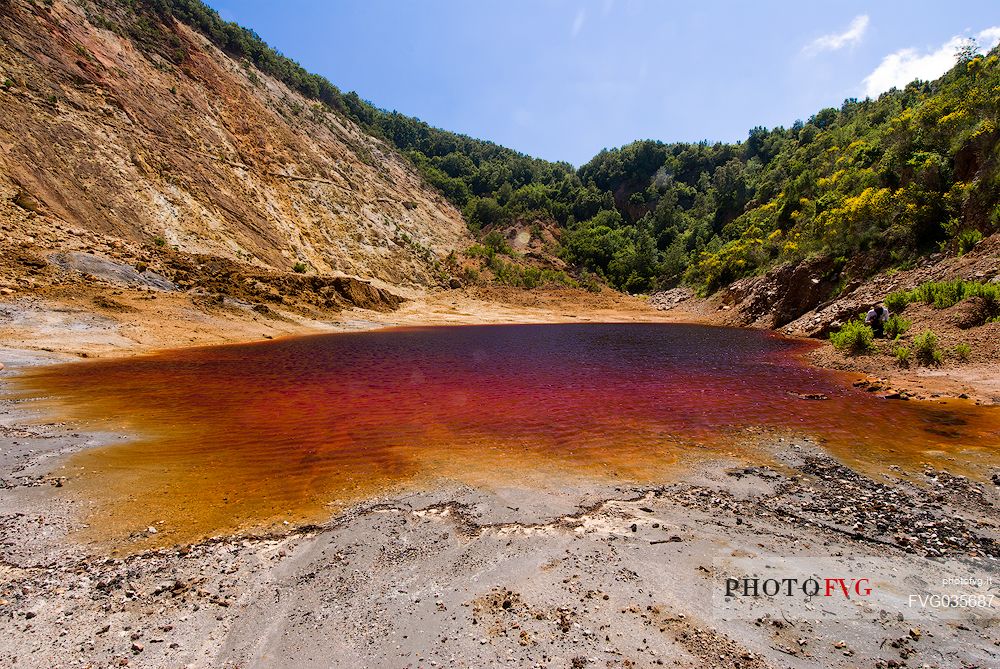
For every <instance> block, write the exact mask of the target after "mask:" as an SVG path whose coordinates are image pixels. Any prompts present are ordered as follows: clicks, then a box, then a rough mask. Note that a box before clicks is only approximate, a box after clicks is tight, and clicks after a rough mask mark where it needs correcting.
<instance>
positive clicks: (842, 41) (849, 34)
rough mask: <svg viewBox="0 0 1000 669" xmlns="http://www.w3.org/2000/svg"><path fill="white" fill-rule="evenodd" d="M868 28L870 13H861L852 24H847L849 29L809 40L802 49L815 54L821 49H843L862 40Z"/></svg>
mask: <svg viewBox="0 0 1000 669" xmlns="http://www.w3.org/2000/svg"><path fill="white" fill-rule="evenodd" d="M866 30H868V15H867V14H861V15H859V16H855V17H854V19H853V20H852V21H851V25H849V26H847V30H845V31H844V32H842V33H831V34H829V35H823V36H821V37H817V38H816V39H814V40H813V41H812V42H809V44H807V45H806V46H805V48H803V49H802V51H803V52H804V53H808V54H815V53H819V52H820V51H837V50H838V49H843V48H844V47H845V46H853V45H855V44H857V43H858V42H860V41H861V38H862V37H864V36H865V31H866Z"/></svg>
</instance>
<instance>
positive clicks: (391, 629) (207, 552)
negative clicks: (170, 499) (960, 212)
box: [0, 351, 1000, 667]
mask: <svg viewBox="0 0 1000 669" xmlns="http://www.w3.org/2000/svg"><path fill="white" fill-rule="evenodd" d="M5 360H7V361H8V362H9V363H10V364H9V367H11V368H13V370H14V371H16V370H17V368H18V367H19V366H21V365H25V364H32V363H38V362H45V361H46V359H41V358H39V356H38V354H37V353H33V354H15V353H14V352H12V351H8V352H7V354H6V357H5ZM10 371H11V370H10V369H8V370H7V371H6V372H5V374H7V373H10ZM45 420H47V419H46V418H45V417H44V416H42V415H40V414H38V413H37V412H36V410H35V409H33V407H32V404H31V403H30V402H17V401H14V400H10V399H5V400H3V404H2V406H0V445H2V450H0V467H2V470H0V481H2V489H0V620H3V622H4V633H3V634H2V635H0V665H3V666H17V667H58V666H93V667H104V666H138V667H181V666H194V667H273V666H288V667H313V666H316V667H319V666H324V667H327V666H340V667H376V666H377V667H426V666H459V667H486V666H500V665H503V666H513V667H531V666H542V667H588V666H591V667H608V666H610V667H645V666H661V665H665V666H691V667H786V666H792V667H895V666H909V667H921V666H930V667H966V666H979V667H990V666H998V664H1000V630H998V628H997V627H996V621H995V620H990V619H989V617H988V616H987V617H982V616H980V617H978V618H977V616H976V615H973V614H972V613H970V614H969V615H964V614H961V615H953V616H950V617H938V618H936V619H933V620H929V619H925V618H922V617H921V616H920V615H919V614H918V613H917V612H914V613H912V614H910V613H909V612H906V613H900V611H898V610H890V611H886V610H884V609H883V610H875V609H871V610H868V609H865V608H864V607H862V614H861V615H857V616H853V617H843V616H840V617H838V616H829V615H828V613H825V612H824V611H823V607H822V606H819V607H817V608H816V610H815V611H813V612H811V613H810V614H809V615H802V614H801V611H800V612H784V611H783V610H782V609H781V607H780V606H778V607H776V608H773V609H770V608H768V609H766V610H765V609H762V612H761V615H758V616H743V617H737V618H736V619H730V618H726V617H725V616H724V615H722V614H721V613H720V610H719V605H718V601H719V600H718V595H719V589H720V588H723V587H724V583H725V578H726V576H727V574H725V573H720V571H721V568H720V566H719V565H720V558H721V559H729V558H733V557H734V556H735V557H738V558H744V559H750V560H753V559H754V558H755V557H756V556H776V555H777V556H784V557H787V558H791V559H793V560H794V559H802V560H812V559H815V560H818V561H820V562H822V563H823V564H828V562H826V561H831V560H832V561H833V563H834V564H836V565H842V566H843V573H844V574H851V575H863V574H867V573H869V572H871V571H872V570H873V569H875V568H876V565H885V564H887V563H889V564H893V565H896V564H898V566H899V569H900V570H902V571H904V572H905V573H906V575H907V579H910V580H909V581H907V582H913V583H920V582H933V581H934V580H939V579H940V578H941V577H942V574H943V573H945V570H944V568H943V567H939V566H938V565H937V563H935V562H934V561H932V560H931V559H930V558H933V557H938V558H949V559H951V560H953V561H956V562H952V563H951V564H953V565H954V564H960V565H962V569H963V572H962V573H964V574H978V575H980V576H989V575H992V576H993V577H994V580H997V579H996V576H997V568H996V566H995V565H996V560H997V558H1000V548H998V545H997V539H998V536H1000V535H998V527H1000V517H998V514H997V506H996V505H997V503H998V501H1000V495H998V487H997V486H996V485H995V484H994V483H992V482H991V481H990V475H991V474H992V472H983V473H982V476H981V477H977V478H976V479H975V480H973V479H970V478H965V477H961V476H956V475H951V474H949V473H947V472H945V471H942V470H941V469H931V468H929V467H925V468H924V469H923V470H917V471H898V470H897V471H889V472H887V473H883V474H869V475H862V474H860V473H858V472H856V471H852V470H851V469H849V468H847V467H845V466H843V465H841V464H839V463H838V462H836V461H834V460H833V459H831V458H830V457H828V456H827V455H825V454H824V453H823V451H822V448H821V446H820V445H819V444H816V443H814V442H813V441H811V440H809V439H807V438H804V437H790V436H789V435H787V434H786V435H783V436H779V435H777V434H768V433H758V434H756V435H753V438H754V439H756V440H757V441H758V442H759V447H760V448H761V449H762V451H764V452H766V453H768V454H769V455H768V459H769V461H770V462H771V463H772V464H771V465H766V466H764V465H753V466H748V465H747V464H746V463H737V462H732V461H713V462H708V463H705V464H703V465H699V466H698V467H697V468H696V469H694V470H691V471H688V472H687V473H685V474H684V476H683V477H680V479H679V480H676V481H672V482H667V483H665V484H663V485H662V486H653V487H650V486H635V485H630V484H628V483H618V484H613V483H608V482H607V481H604V482H596V481H584V480H573V481H565V482H563V481H551V480H549V481H544V485H540V486H535V485H523V484H519V483H506V482H504V481H497V482H496V483H495V484H492V485H490V486H488V487H478V488H474V487H469V486H463V485H458V484H455V483H453V482H448V481H441V482H440V484H439V485H436V486H433V487H431V488H428V489H426V490H423V491H420V492H402V491H395V492H388V493H386V494H385V495H383V496H381V497H378V498H375V499H370V500H366V501H365V502H363V503H361V504H358V505H356V506H354V507H352V508H350V509H348V510H347V511H346V512H344V513H342V514H339V515H337V516H336V517H332V518H330V519H329V520H328V521H327V522H323V523H321V524H318V525H315V526H309V527H291V526H289V527H279V528H278V529H277V530H275V531H274V532H272V533H269V534H263V535H252V536H251V535H241V536H226V537H217V538H212V539H208V540H205V541H202V542H200V543H196V544H194V545H183V546H175V547H171V548H164V549H158V550H149V551H144V552H138V553H134V554H127V555H121V556H118V557H110V556H111V551H110V550H109V547H107V546H101V545H99V544H83V543H80V542H77V541H74V540H73V538H72V537H73V532H74V530H75V529H78V528H79V524H80V523H81V522H82V521H81V520H80V518H81V514H80V511H81V509H79V508H76V507H74V506H72V505H71V504H70V503H68V502H66V501H65V500H64V501H62V502H58V501H56V500H58V499H62V498H59V497H58V496H56V495H54V494H53V493H54V492H55V486H58V485H59V484H60V482H59V480H58V479H57V478H53V477H52V476H51V472H52V470H53V463H55V462H58V460H59V458H60V457H61V456H62V454H65V453H68V452H72V451H74V450H77V449H80V448H88V447H92V446H94V445H97V444H99V443H102V442H106V441H107V440H111V439H119V438H121V435H112V434H91V433H86V432H81V431H79V426H74V425H70V424H61V423H51V422H45Z"/></svg>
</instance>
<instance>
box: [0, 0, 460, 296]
mask: <svg viewBox="0 0 1000 669" xmlns="http://www.w3.org/2000/svg"><path fill="white" fill-rule="evenodd" d="M131 12H134V10H133V9H132V8H131V7H130V3H117V2H96V3H95V2H88V3H82V2H80V3H78V2H76V0H69V1H68V2H63V1H61V0H60V1H57V2H54V3H41V2H30V1H29V0H10V1H9V2H3V3H0V84H2V85H0V109H3V114H0V147H2V150H0V221H2V222H3V223H4V225H3V226H2V227H0V242H8V243H12V244H29V245H35V246H39V247H41V248H43V249H45V250H51V251H70V250H75V251H83V252H87V251H90V250H91V248H90V246H92V245H93V244H94V240H95V239H100V240H107V239H118V240H122V241H123V242H124V243H126V244H132V245H145V246H153V245H156V246H159V247H165V248H171V249H176V250H178V251H180V252H185V253H191V254H201V255H206V256H216V257H221V258H228V259H232V260H238V261H242V262H245V263H250V264H252V265H256V266H258V267H260V268H262V269H266V270H274V271H282V272H288V271H291V269H292V268H293V267H294V266H297V265H299V264H304V265H306V266H308V267H310V268H311V269H312V271H315V272H316V273H320V274H333V273H343V274H349V275H355V276H361V277H366V278H372V279H376V280H379V281H382V282H384V283H387V284H392V285H430V284H432V283H433V281H434V279H433V274H432V272H431V266H432V264H433V262H434V260H435V258H439V257H443V256H444V255H446V254H447V253H448V252H449V251H451V250H453V249H456V248H464V247H465V246H466V245H467V244H468V243H469V241H470V238H469V235H468V232H467V229H466V226H465V223H464V221H463V220H462V217H461V215H460V213H459V212H458V211H457V210H456V209H455V208H454V207H453V206H451V205H450V204H449V203H448V202H447V201H446V200H444V198H443V197H442V196H441V195H439V194H438V193H437V192H435V191H433V190H431V189H430V188H429V187H428V186H427V185H426V184H425V183H424V182H423V180H422V179H421V178H420V177H419V175H417V174H416V172H415V171H414V169H413V168H412V167H411V166H410V165H409V163H408V162H407V161H405V160H404V159H403V158H402V157H401V156H400V155H399V154H398V153H397V152H396V150H395V149H394V148H393V147H391V146H389V145H387V144H385V143H384V142H382V141H381V140H378V139H375V138H373V137H371V136H369V135H367V134H365V133H364V132H363V131H362V130H361V129H360V128H359V127H358V126H356V125H355V124H354V123H352V122H351V121H350V120H348V119H347V118H346V117H344V116H341V115H340V114H338V113H336V112H334V111H331V110H329V109H328V108H325V107H322V106H320V105H317V104H316V103H315V102H313V101H311V100H307V99H305V98H303V97H302V96H301V95H299V94H298V93H296V92H294V91H292V90H290V89H289V88H288V87H286V86H285V85H284V84H282V83H280V82H278V81H276V80H274V79H272V78H270V77H268V76H267V75H265V74H263V73H261V72H259V71H257V70H256V69H254V68H253V66H251V65H249V64H245V63H240V62H237V61H236V60H234V59H232V58H230V57H229V56H227V55H226V54H224V53H222V52H221V51H219V50H218V49H216V48H215V47H214V46H212V45H211V44H209V43H208V41H207V40H206V39H205V38H204V37H202V36H201V35H200V34H198V33H196V32H195V31H193V30H192V29H190V28H188V27H187V26H185V25H183V24H179V23H172V22H171V24H170V25H163V24H161V25H156V26H152V27H150V26H147V28H149V29H151V30H152V29H155V30H156V31H159V34H164V35H166V36H167V39H169V40H170V41H171V43H175V44H176V45H177V53H179V54H182V56H179V57H177V58H175V59H171V60H168V59H166V58H164V57H163V56H161V55H160V54H158V53H157V52H156V51H155V50H152V49H151V48H150V47H148V45H145V44H142V43H139V42H137V41H134V40H133V39H131V38H129V37H127V35H129V34H138V33H139V32H140V31H129V30H127V29H121V30H116V31H112V30H109V29H107V27H106V26H108V25H113V26H124V27H125V28H127V27H128V26H129V25H131V24H130V23H129V22H132V24H134V23H135V22H136V21H138V17H137V16H136V15H135V14H134V13H131ZM133 278H134V277H133Z"/></svg>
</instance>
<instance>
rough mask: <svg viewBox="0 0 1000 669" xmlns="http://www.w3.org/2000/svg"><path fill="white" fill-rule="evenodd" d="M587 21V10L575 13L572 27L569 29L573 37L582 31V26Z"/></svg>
mask: <svg viewBox="0 0 1000 669" xmlns="http://www.w3.org/2000/svg"><path fill="white" fill-rule="evenodd" d="M586 21H587V10H586V9H581V10H580V11H578V12H577V13H576V18H574V19H573V27H572V28H571V29H570V33H571V34H572V35H573V37H576V36H577V35H579V34H580V31H581V30H582V29H583V24H584V23H585V22H586Z"/></svg>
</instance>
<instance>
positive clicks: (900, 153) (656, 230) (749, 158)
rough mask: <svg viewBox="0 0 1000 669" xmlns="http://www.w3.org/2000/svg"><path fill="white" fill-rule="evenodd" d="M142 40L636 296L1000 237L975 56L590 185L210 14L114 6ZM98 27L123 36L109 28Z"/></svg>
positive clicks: (991, 122)
mask: <svg viewBox="0 0 1000 669" xmlns="http://www.w3.org/2000/svg"><path fill="white" fill-rule="evenodd" d="M110 4H117V5H118V7H122V6H124V7H126V8H129V9H131V11H133V12H134V13H135V15H136V17H135V20H134V21H131V22H129V23H127V24H124V25H122V26H117V27H118V28H119V29H125V30H127V31H128V32H129V33H130V35H131V36H132V37H133V39H135V40H136V41H137V42H139V43H140V44H141V45H143V46H145V47H148V48H152V49H156V50H157V51H158V52H159V53H160V54H161V55H163V56H164V57H166V58H168V59H170V60H172V61H174V62H175V63H180V62H182V61H183V59H184V57H185V54H184V52H183V48H182V46H181V44H180V42H179V41H177V40H176V38H175V37H173V36H171V35H170V34H169V31H161V30H160V29H159V28H158V27H157V25H158V23H162V24H163V25H169V21H168V19H169V17H174V18H176V19H178V20H180V21H183V22H185V23H187V24H189V25H191V26H192V27H194V28H195V29H197V30H198V31H200V32H201V33H203V34H204V35H205V36H206V37H207V38H208V39H209V40H211V41H212V42H213V43H214V44H215V45H216V46H217V47H219V48H220V49H222V50H223V51H225V52H226V53H228V54H229V55H231V56H233V57H235V58H238V59H241V60H244V61H247V62H249V63H252V64H253V65H254V66H255V67H257V68H258V69H259V70H261V71H262V72H265V73H267V74H269V75H272V76H274V77H275V78H277V79H279V80H281V81H283V82H284V83H286V84H287V85H288V86H289V87H290V88H292V89H294V90H297V91H299V92H300V93H302V94H303V95H305V96H307V97H309V98H311V99H314V100H317V101H318V102H320V103H322V104H324V105H326V106H328V107H330V108H332V109H334V110H336V111H338V112H339V113H341V114H344V115H345V116H347V117H349V118H351V119H352V120H354V121H355V122H357V123H358V124H360V125H361V126H362V127H363V128H364V129H365V130H366V131H367V132H369V133H371V134H373V135H376V136H379V137H382V138H384V139H385V140H387V141H388V142H390V143H392V144H393V145H394V146H395V147H396V148H397V149H398V150H399V151H400V152H402V153H403V154H405V155H406V156H407V157H408V158H409V159H410V160H411V161H412V162H413V164H414V165H415V166H416V167H417V169H418V170H419V171H420V173H421V174H422V175H423V176H424V178H425V179H426V180H427V181H428V182H429V183H431V184H433V185H434V186H435V187H437V188H438V189H440V190H441V192H442V193H443V194H444V195H445V196H446V197H448V198H449V199H450V200H451V201H452V202H454V203H455V204H456V205H457V206H458V207H460V208H461V209H462V211H463V213H464V215H465V218H466V220H467V221H468V224H469V226H470V227H471V228H472V229H473V231H475V232H479V233H481V232H486V231H489V230H491V229H493V228H497V227H501V226H506V225H509V224H511V223H513V222H521V223H525V222H529V223H530V222H531V221H535V220H541V221H548V222H555V223H557V224H558V226H559V227H560V229H561V230H562V234H561V236H560V248H559V249H558V253H559V254H560V255H561V256H562V257H563V258H564V259H565V260H566V261H567V262H569V263H570V264H571V265H572V266H573V267H575V268H577V269H579V270H586V271H589V272H593V273H595V274H597V275H599V276H601V277H603V278H604V279H605V280H606V281H607V282H608V283H610V284H611V285H613V286H615V287H617V288H621V289H624V290H628V291H633V292H641V291H649V290H653V289H657V288H663V287H669V286H672V285H676V284H678V283H681V282H685V283H688V284H690V285H692V286H694V287H696V288H697V289H699V290H700V291H702V292H705V293H708V292H712V291H714V290H717V289H718V288H720V287H722V286H725V285H727V284H728V283H730V282H732V281H734V280H735V279H738V278H740V277H743V276H748V275H751V274H754V273H757V272H760V271H762V270H763V269H765V268H767V267H768V266H770V265H773V264H775V263H778V262H784V261H792V262H795V261H799V260H802V259H804V258H806V257H809V256H812V255H820V254H822V255H827V256H830V257H833V258H836V259H837V260H838V264H839V265H850V269H851V273H853V274H856V275H863V274H869V273H872V272H874V271H876V270H879V269H883V268H886V267H890V266H905V265H907V264H909V263H912V262H913V261H914V260H915V259H916V258H917V257H919V256H920V255H922V254H926V253H928V252H931V251H937V250H939V249H940V250H944V251H947V252H956V253H960V252H963V251H964V250H966V249H967V248H969V247H970V246H971V245H973V244H975V243H976V242H977V240H978V239H980V238H981V237H982V236H983V235H987V234H990V233H991V232H994V231H996V230H997V228H998V227H1000V205H998V195H1000V151H998V142H997V140H998V137H1000V131H998V123H1000V119H998V114H1000V65H998V54H997V50H996V49H994V51H992V52H991V53H989V54H985V55H983V54H980V53H978V52H977V51H976V50H975V49H974V48H972V47H971V46H970V47H968V48H966V49H964V50H963V51H962V52H961V53H959V54H956V65H955V66H954V67H953V68H952V69H951V70H950V71H949V72H948V73H946V74H945V75H944V76H943V77H941V78H940V79H938V80H936V81H933V82H920V81H918V82H913V83H911V84H909V85H907V86H906V87H905V88H903V89H901V90H900V89H893V90H891V91H889V92H887V93H885V94H883V95H881V96H880V97H879V98H878V99H877V100H871V99H865V100H856V99H850V100H846V101H845V102H844V103H843V105H842V106H841V107H840V108H839V109H838V108H827V109H823V110H821V111H819V112H817V113H816V114H815V115H813V116H812V117H810V118H809V119H808V120H806V121H797V122H795V123H794V124H793V125H792V126H791V127H789V128H783V127H778V128H773V129H767V128H763V127H756V128H754V129H752V130H751V131H750V132H749V135H748V138H747V139H746V140H745V141H743V142H739V143H734V144H727V143H708V142H701V143H664V142H659V141H652V140H642V141H637V142H634V143H632V144H629V145H627V146H624V147H622V148H618V149H612V150H605V151H601V152H600V153H599V154H598V155H597V156H595V157H594V158H593V159H591V161H590V162H588V163H587V164H585V165H583V166H581V167H580V168H579V169H574V168H573V166H571V165H570V164H568V163H553V162H549V161H544V160H540V159H536V158H531V157H529V156H525V155H523V154H520V153H518V152H516V151H513V150H510V149H507V148H504V147H501V146H499V145H497V144H495V143H492V142H488V141H483V140H477V139H473V138H470V137H467V136H464V135H460V134H456V133H452V132H448V131H445V130H440V129H437V128H433V127H431V126H429V125H428V124H426V123H424V122H422V121H420V120H418V119H415V118H412V117H409V116H405V115H403V114H400V113H397V112H389V111H385V110H382V109H378V108H377V107H375V106H373V105H371V104H370V103H368V102H366V101H364V100H363V99H361V98H360V97H359V96H358V95H357V94H356V93H343V92H341V91H340V90H339V89H338V88H337V87H336V86H334V85H333V84H331V83H330V82H329V81H327V80H326V79H324V78H323V77H320V76H318V75H315V74H310V73H308V72H306V71H305V70H304V69H303V68H302V67H301V66H299V65H298V64H296V63H294V62H293V61H291V60H289V59H288V58H285V57H284V56H282V55H280V54H278V53H277V52H275V51H274V50H273V49H271V48H270V47H268V46H267V45H266V44H265V43H264V42H263V41H262V40H261V39H260V38H259V37H258V36H257V35H256V34H255V33H253V32H252V31H250V30H247V29H245V28H242V27H240V26H238V25H236V24H233V23H228V22H225V21H223V20H222V19H221V18H220V17H219V16H218V14H217V13H216V12H215V11H214V10H212V9H210V8H208V7H206V6H205V5H204V4H203V3H202V2H200V0H118V2H115V0H102V3H100V4H99V6H104V7H107V6H110ZM91 20H92V21H95V22H96V21H107V18H105V17H104V16H103V15H102V14H101V13H100V12H99V11H95V12H94V16H92V17H91Z"/></svg>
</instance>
